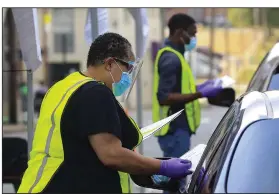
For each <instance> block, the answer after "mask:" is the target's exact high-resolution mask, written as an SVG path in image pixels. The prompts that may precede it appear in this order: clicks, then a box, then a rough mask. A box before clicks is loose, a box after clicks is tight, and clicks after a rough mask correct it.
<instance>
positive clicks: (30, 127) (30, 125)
mask: <svg viewBox="0 0 279 194" xmlns="http://www.w3.org/2000/svg"><path fill="white" fill-rule="evenodd" d="M27 88H28V90H27V91H28V94H27V133H28V136H27V137H28V153H29V154H28V158H30V151H31V149H32V141H33V135H34V95H33V72H32V70H27Z"/></svg>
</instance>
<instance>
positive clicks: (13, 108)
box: [7, 8, 18, 124]
mask: <svg viewBox="0 0 279 194" xmlns="http://www.w3.org/2000/svg"><path fill="white" fill-rule="evenodd" d="M7 27H8V33H7V34H8V47H9V50H8V57H7V58H8V63H9V65H10V70H11V72H10V75H9V82H10V83H9V87H10V88H9V122H10V123H12V124H15V123H16V122H17V97H16V96H17V95H16V90H17V88H18V86H17V82H16V81H17V80H16V75H17V73H18V72H17V71H15V70H16V63H17V60H16V27H15V23H14V16H13V13H12V9H11V8H9V9H8V10H7Z"/></svg>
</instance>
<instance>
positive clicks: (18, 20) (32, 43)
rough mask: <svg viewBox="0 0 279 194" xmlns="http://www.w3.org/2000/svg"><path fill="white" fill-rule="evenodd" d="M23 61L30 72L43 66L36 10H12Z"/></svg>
mask: <svg viewBox="0 0 279 194" xmlns="http://www.w3.org/2000/svg"><path fill="white" fill-rule="evenodd" d="M12 11H13V16H14V20H15V24H16V28H17V32H18V37H19V43H20V48H21V52H22V58H23V61H24V63H25V65H26V67H27V69H28V70H33V71H35V70H36V69H37V68H38V67H39V66H40V65H41V64H42V55H41V46H40V37H39V29H38V16H37V9H36V8H12Z"/></svg>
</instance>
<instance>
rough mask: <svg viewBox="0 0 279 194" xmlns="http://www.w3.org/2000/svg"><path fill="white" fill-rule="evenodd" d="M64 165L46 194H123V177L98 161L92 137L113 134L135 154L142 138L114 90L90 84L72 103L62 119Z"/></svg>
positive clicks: (65, 110) (74, 95)
mask: <svg viewBox="0 0 279 194" xmlns="http://www.w3.org/2000/svg"><path fill="white" fill-rule="evenodd" d="M60 128H61V137H62V142H63V149H64V161H63V163H62V165H61V166H60V168H59V169H58V170H57V172H56V173H55V175H54V176H53V177H52V179H51V181H50V182H49V184H48V185H47V187H46V188H45V189H44V192H46V193H53V192H55V193H77V192H79V193H121V192H122V191H121V185H120V178H119V174H118V172H117V171H116V170H114V169H111V168H108V167H106V166H104V165H103V164H102V162H101V161H100V160H99V159H98V157H97V155H96V153H95V152H94V150H93V148H92V147H91V145H90V143H89V139H88V136H90V135H94V134H98V133H111V134H113V135H115V136H116V137H118V138H119V139H120V140H121V142H122V146H123V147H125V148H128V149H130V150H132V149H133V148H134V147H135V146H136V145H137V143H138V139H139V134H138V131H137V129H136V128H135V127H134V125H133V124H132V122H131V121H130V120H129V118H128V117H127V116H126V113H125V112H124V110H123V109H122V108H121V107H120V105H119V104H118V102H117V100H116V98H115V97H114V95H113V93H112V92H111V90H110V89H109V88H108V87H106V86H105V85H103V84H100V83H97V82H93V81H92V82H88V83H86V84H84V85H82V86H81V87H80V88H79V89H78V90H77V91H76V92H75V93H74V94H73V95H72V96H71V97H70V99H69V101H68V103H67V105H66V107H65V109H64V112H63V115H62V118H61V127H60Z"/></svg>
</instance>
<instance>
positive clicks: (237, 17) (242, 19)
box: [228, 8, 253, 27]
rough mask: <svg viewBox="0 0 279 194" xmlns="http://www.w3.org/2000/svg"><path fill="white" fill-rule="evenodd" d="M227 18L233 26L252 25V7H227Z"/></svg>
mask: <svg viewBox="0 0 279 194" xmlns="http://www.w3.org/2000/svg"><path fill="white" fill-rule="evenodd" d="M228 20H229V21H230V22H231V24H232V26H233V27H246V26H252V25H253V10H252V8H229V9H228Z"/></svg>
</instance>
